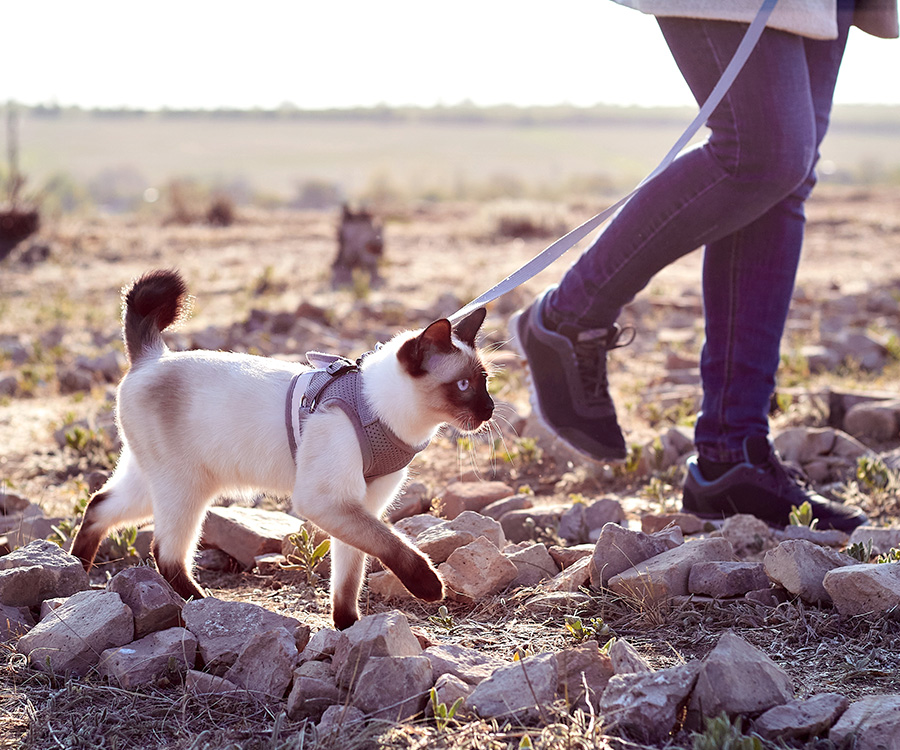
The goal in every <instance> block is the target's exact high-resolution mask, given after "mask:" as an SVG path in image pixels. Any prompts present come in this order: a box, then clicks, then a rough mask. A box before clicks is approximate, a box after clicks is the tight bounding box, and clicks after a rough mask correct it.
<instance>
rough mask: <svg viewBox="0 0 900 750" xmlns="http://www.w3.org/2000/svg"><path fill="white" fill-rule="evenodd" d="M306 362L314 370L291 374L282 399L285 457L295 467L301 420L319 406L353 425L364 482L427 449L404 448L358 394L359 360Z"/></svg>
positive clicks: (317, 357) (315, 355) (327, 357)
mask: <svg viewBox="0 0 900 750" xmlns="http://www.w3.org/2000/svg"><path fill="white" fill-rule="evenodd" d="M364 356H365V355H363V357H364ZM307 358H308V360H309V361H310V363H312V364H314V365H316V366H317V369H314V370H305V371H303V372H300V373H297V374H296V375H294V376H293V377H292V378H291V382H290V385H289V386H288V392H287V397H286V398H285V415H284V420H285V426H286V427H287V433H288V446H289V447H290V449H291V458H292V459H293V460H294V463H295V464H296V462H297V445H298V442H299V440H300V437H301V436H302V430H303V420H304V418H305V417H307V416H309V415H310V414H312V413H313V412H314V411H315V410H316V409H317V408H318V407H319V406H320V405H322V404H328V405H329V406H331V405H334V406H335V407H337V408H340V409H341V410H342V411H343V412H344V413H345V414H346V415H347V418H348V419H349V420H350V423H351V424H352V425H353V428H354V430H355V431H356V437H357V441H358V443H359V447H360V451H361V452H362V458H363V476H364V477H365V479H366V481H369V480H372V479H376V478H377V477H380V476H385V475H386V474H392V473H393V472H395V471H399V470H400V469H402V468H403V467H404V466H407V465H408V464H409V462H410V461H412V459H413V457H414V456H415V455H416V454H417V453H419V452H420V451H422V450H424V449H425V447H426V446H427V445H428V441H426V442H424V443H423V444H421V445H417V446H413V445H409V444H408V443H406V442H405V441H404V440H402V439H401V438H399V437H398V436H397V435H396V434H395V433H394V432H393V431H392V430H391V429H390V428H389V427H388V426H387V425H386V424H384V422H382V421H381V420H380V419H379V418H378V416H377V415H376V414H375V412H374V411H373V410H372V409H371V407H370V406H369V404H368V402H367V401H366V400H365V398H363V395H362V385H361V380H360V371H359V367H360V363H361V361H362V358H360V359H359V360H357V361H356V362H353V361H351V360H349V359H346V358H345V357H338V356H335V355H331V354H321V353H319V352H310V353H309V354H307Z"/></svg>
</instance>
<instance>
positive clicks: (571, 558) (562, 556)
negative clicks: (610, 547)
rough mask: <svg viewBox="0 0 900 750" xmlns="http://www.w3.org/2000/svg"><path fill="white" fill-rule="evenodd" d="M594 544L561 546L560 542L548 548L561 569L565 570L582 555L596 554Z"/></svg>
mask: <svg viewBox="0 0 900 750" xmlns="http://www.w3.org/2000/svg"><path fill="white" fill-rule="evenodd" d="M594 544H595V543H590V544H576V545H575V546H573V547H560V546H559V545H558V544H552V545H550V546H549V547H548V548H547V551H548V552H549V553H550V557H552V558H553V561H554V562H555V563H556V566H557V567H558V568H559V569H560V570H565V569H566V568H568V567H569V566H570V565H571V564H572V563H574V562H575V561H576V560H580V559H581V558H582V557H590V556H591V555H593V554H594Z"/></svg>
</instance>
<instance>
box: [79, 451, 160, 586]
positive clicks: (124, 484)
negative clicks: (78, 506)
mask: <svg viewBox="0 0 900 750" xmlns="http://www.w3.org/2000/svg"><path fill="white" fill-rule="evenodd" d="M152 515H153V504H152V500H151V496H150V488H149V486H148V485H147V481H146V479H145V478H144V475H143V474H142V473H141V470H140V468H138V465H137V463H136V462H135V460H134V456H133V455H132V453H131V451H130V450H129V448H128V447H127V446H126V447H125V448H124V449H123V450H122V455H121V456H120V457H119V462H118V463H117V464H116V468H115V471H113V473H112V476H111V477H110V478H109V479H108V480H107V482H106V484H104V485H103V487H101V488H100V489H99V490H98V491H97V492H95V493H94V494H93V495H92V496H91V499H90V501H89V502H88V505H87V508H85V511H84V518H83V519H82V521H81V526H80V527H79V528H78V533H77V534H76V535H75V539H74V541H73V542H72V554H73V555H74V556H75V557H77V558H78V559H80V560H81V564H82V565H84V569H85V570H90V569H91V566H92V565H93V563H94V557H96V555H97V549H98V548H99V547H100V543H101V542H102V541H103V540H104V539H105V538H106V536H107V534H109V532H110V531H112V530H113V529H115V528H117V527H120V526H124V525H126V524H129V523H130V524H134V523H137V522H139V521H143V520H146V519H148V518H150V517H151V516H152Z"/></svg>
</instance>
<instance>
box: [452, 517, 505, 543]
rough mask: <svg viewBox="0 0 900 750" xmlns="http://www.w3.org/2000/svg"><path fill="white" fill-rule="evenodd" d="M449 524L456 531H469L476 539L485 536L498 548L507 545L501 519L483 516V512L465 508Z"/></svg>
mask: <svg viewBox="0 0 900 750" xmlns="http://www.w3.org/2000/svg"><path fill="white" fill-rule="evenodd" d="M448 526H449V527H450V528H451V529H454V530H455V531H462V532H467V533H469V534H471V535H472V537H473V538H474V539H477V538H478V537H480V536H483V537H484V538H485V539H487V540H488V541H489V542H490V543H491V544H493V545H494V546H495V547H496V548H497V549H502V548H503V547H504V546H505V545H506V537H505V536H504V534H503V527H502V526H501V525H500V523H499V521H496V520H495V519H493V518H490V517H488V516H483V515H481V513H475V512H474V511H471V510H464V511H463V512H462V513H460V514H459V515H458V516H457V517H456V518H454V519H453V520H452V521H450V522H449V523H448Z"/></svg>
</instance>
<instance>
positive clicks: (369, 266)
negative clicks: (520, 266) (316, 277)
mask: <svg viewBox="0 0 900 750" xmlns="http://www.w3.org/2000/svg"><path fill="white" fill-rule="evenodd" d="M383 256H384V240H383V239H382V225H381V222H380V221H379V220H378V219H377V218H376V217H374V216H372V214H371V213H369V212H368V211H366V210H360V211H355V212H354V211H353V210H351V209H350V208H349V207H348V206H346V205H345V206H344V207H343V209H342V211H341V220H340V224H339V225H338V252H337V257H336V258H335V259H334V263H332V265H331V281H332V285H333V286H335V287H339V286H350V285H352V284H353V283H354V276H355V275H357V274H365V277H367V281H368V283H369V284H375V283H378V282H380V281H381V277H380V276H379V274H378V266H379V264H380V262H381V259H382V257H383Z"/></svg>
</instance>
